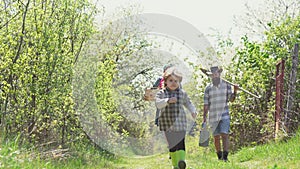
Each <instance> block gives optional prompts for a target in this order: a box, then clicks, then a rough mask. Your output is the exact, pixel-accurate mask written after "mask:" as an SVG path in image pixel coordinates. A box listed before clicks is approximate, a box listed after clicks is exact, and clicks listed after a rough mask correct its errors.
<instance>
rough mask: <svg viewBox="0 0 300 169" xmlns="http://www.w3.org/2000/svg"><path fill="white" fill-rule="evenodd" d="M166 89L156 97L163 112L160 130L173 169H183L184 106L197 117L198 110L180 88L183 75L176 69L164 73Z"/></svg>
mask: <svg viewBox="0 0 300 169" xmlns="http://www.w3.org/2000/svg"><path fill="white" fill-rule="evenodd" d="M163 78H164V86H165V87H164V88H163V89H162V90H160V91H159V92H158V93H157V95H156V107H157V108H158V109H160V110H161V115H160V117H159V129H160V130H161V131H163V132H164V134H165V136H166V139H167V142H168V146H169V153H170V156H171V160H172V166H173V168H180V169H183V168H185V167H186V163H185V134H186V129H187V119H186V112H185V111H184V106H185V107H186V108H187V109H188V110H189V111H190V112H191V113H192V116H193V118H195V117H196V115H197V113H196V108H195V106H194V105H193V104H192V102H191V101H190V98H189V97H188V95H187V93H186V92H185V91H184V90H183V89H181V88H180V82H181V81H182V75H181V73H179V72H178V70H177V69H176V68H174V67H172V68H169V69H168V70H167V71H166V72H165V73H164V76H163Z"/></svg>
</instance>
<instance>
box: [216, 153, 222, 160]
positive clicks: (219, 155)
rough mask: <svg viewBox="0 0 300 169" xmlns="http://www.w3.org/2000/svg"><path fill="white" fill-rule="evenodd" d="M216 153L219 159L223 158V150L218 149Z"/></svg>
mask: <svg viewBox="0 0 300 169" xmlns="http://www.w3.org/2000/svg"><path fill="white" fill-rule="evenodd" d="M217 155H218V159H219V160H223V152H222V151H218V152H217Z"/></svg>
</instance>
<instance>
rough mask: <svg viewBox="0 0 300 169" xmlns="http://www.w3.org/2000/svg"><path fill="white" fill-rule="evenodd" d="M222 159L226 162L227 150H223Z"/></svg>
mask: <svg viewBox="0 0 300 169" xmlns="http://www.w3.org/2000/svg"><path fill="white" fill-rule="evenodd" d="M223 160H224V161H225V162H228V151H224V152H223Z"/></svg>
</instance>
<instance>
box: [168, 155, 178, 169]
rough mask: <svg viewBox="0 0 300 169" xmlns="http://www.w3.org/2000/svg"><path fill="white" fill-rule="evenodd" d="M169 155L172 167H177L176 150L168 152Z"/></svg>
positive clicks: (175, 168)
mask: <svg viewBox="0 0 300 169" xmlns="http://www.w3.org/2000/svg"><path fill="white" fill-rule="evenodd" d="M170 157H171V160H172V166H173V169H177V168H178V166H177V163H178V161H177V154H176V152H170Z"/></svg>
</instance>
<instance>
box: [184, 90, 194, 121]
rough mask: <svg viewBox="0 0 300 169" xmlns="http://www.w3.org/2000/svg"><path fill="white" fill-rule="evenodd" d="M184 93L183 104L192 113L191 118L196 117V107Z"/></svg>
mask: <svg viewBox="0 0 300 169" xmlns="http://www.w3.org/2000/svg"><path fill="white" fill-rule="evenodd" d="M185 95H186V97H185V98H186V102H185V104H184V106H185V107H186V108H187V109H188V110H189V111H190V113H192V116H193V118H195V117H196V115H197V111H196V107H195V106H194V104H193V103H192V102H191V100H190V98H189V97H188V95H187V94H185Z"/></svg>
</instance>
